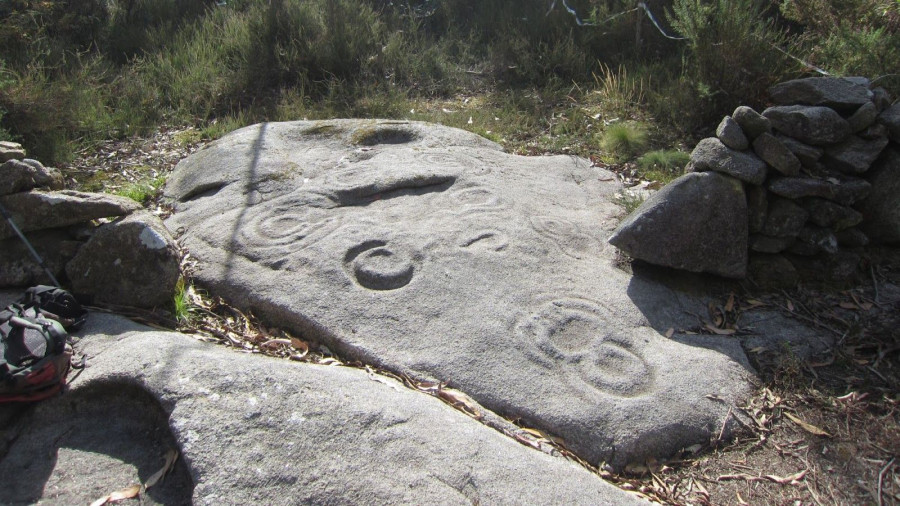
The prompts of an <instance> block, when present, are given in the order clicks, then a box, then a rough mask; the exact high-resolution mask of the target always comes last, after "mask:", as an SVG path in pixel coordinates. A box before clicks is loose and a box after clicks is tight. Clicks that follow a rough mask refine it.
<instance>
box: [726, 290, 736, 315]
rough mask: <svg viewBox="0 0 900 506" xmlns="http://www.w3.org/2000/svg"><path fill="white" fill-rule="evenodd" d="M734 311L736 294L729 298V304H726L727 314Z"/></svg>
mask: <svg viewBox="0 0 900 506" xmlns="http://www.w3.org/2000/svg"><path fill="white" fill-rule="evenodd" d="M732 311H734V293H732V294H731V295H729V296H728V302H727V303H726V304H725V312H726V313H730V312H732Z"/></svg>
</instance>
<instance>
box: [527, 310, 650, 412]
mask: <svg viewBox="0 0 900 506" xmlns="http://www.w3.org/2000/svg"><path fill="white" fill-rule="evenodd" d="M613 321H614V320H613V317H612V315H611V314H610V313H609V312H608V311H607V310H606V309H604V308H603V307H602V306H600V305H599V304H597V303H595V302H593V301H589V300H586V299H581V298H575V297H569V298H561V299H554V300H551V301H550V302H547V303H545V304H543V305H541V306H539V307H538V308H537V309H536V310H535V311H533V312H532V313H530V314H528V315H527V316H526V317H525V318H524V319H522V320H521V321H520V322H519V325H518V326H517V332H518V333H519V335H520V336H522V337H523V338H524V339H526V340H528V341H530V342H529V343H528V344H529V345H530V348H528V350H529V351H528V352H527V353H528V355H529V358H531V359H532V361H534V362H536V363H538V364H540V365H541V366H543V367H546V368H548V369H554V370H559V371H560V372H561V373H564V374H569V375H571V376H573V378H571V379H572V380H575V381H580V382H582V383H583V385H584V386H588V387H590V388H593V389H595V390H597V391H599V392H601V393H605V394H612V395H618V396H622V397H634V396H637V395H642V394H645V393H646V392H647V391H648V390H649V389H650V388H651V387H652V384H653V369H652V367H651V366H650V365H649V364H648V363H647V362H646V360H644V358H643V357H642V356H641V354H640V351H639V349H638V347H637V346H636V345H635V343H634V342H633V339H631V338H629V336H628V335H627V334H626V332H625V331H624V330H622V329H619V328H618V327H617V326H616V325H614V323H613ZM575 386H576V387H577V386H578V385H575Z"/></svg>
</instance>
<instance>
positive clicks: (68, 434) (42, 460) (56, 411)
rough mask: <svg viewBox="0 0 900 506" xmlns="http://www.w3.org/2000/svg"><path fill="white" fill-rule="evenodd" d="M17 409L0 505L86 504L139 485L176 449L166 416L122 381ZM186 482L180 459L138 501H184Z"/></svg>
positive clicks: (187, 500)
mask: <svg viewBox="0 0 900 506" xmlns="http://www.w3.org/2000/svg"><path fill="white" fill-rule="evenodd" d="M12 409H24V411H23V412H22V413H21V414H20V416H19V417H17V419H16V420H15V421H14V427H13V428H12V429H11V430H13V431H15V435H14V436H13V438H14V439H13V440H12V441H11V442H10V443H9V445H8V447H7V449H6V452H5V453H4V454H3V455H2V460H0V490H2V491H3V494H2V495H3V500H2V502H3V503H4V504H26V503H33V502H37V501H51V502H55V503H57V504H86V503H89V502H92V501H94V500H96V499H98V498H100V497H103V496H106V495H107V494H110V493H112V492H114V491H117V490H122V489H124V488H127V487H128V486H130V485H136V484H139V483H144V482H146V481H147V480H148V478H150V476H152V475H153V474H154V473H156V472H157V471H159V470H160V468H162V466H163V463H164V459H165V456H166V453H167V452H168V451H169V450H171V449H175V448H177V446H176V443H175V439H174V437H173V436H172V433H171V432H170V430H169V427H168V423H167V419H168V415H167V414H166V412H165V411H164V410H163V408H162V406H160V405H159V403H158V402H157V401H156V400H155V399H154V398H153V397H152V396H151V395H150V394H149V393H148V392H146V391H145V390H144V389H142V388H141V387H139V386H137V385H134V384H131V383H130V382H119V381H106V382H98V383H94V384H91V385H89V386H86V387H85V388H81V389H77V390H74V391H71V392H68V393H67V394H66V395H63V396H60V397H56V398H54V399H52V400H48V401H45V402H42V403H40V404H36V405H34V406H28V407H21V406H18V407H17V406H12V407H9V406H8V407H3V408H2V410H4V411H6V410H12ZM193 488H194V485H193V482H192V480H191V477H190V474H189V473H188V469H187V466H186V465H185V463H184V462H183V459H179V460H178V461H177V462H176V464H175V466H174V468H173V469H172V470H171V471H170V474H169V475H168V476H167V477H166V478H165V480H164V481H162V482H159V483H157V484H156V485H155V486H153V487H151V488H149V489H147V490H146V492H143V493H142V494H141V495H142V497H143V498H144V503H150V504H172V505H178V504H191V496H192V494H193Z"/></svg>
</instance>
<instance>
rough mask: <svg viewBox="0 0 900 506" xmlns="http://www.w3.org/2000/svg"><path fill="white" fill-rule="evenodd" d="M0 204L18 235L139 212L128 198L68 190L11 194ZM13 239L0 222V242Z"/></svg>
mask: <svg viewBox="0 0 900 506" xmlns="http://www.w3.org/2000/svg"><path fill="white" fill-rule="evenodd" d="M0 204H2V205H3V206H4V207H6V209H7V210H8V211H9V213H10V214H11V215H12V217H13V221H15V223H16V226H18V227H19V229H20V230H21V231H22V232H31V231H33V230H45V229H49V228H61V227H67V226H69V225H74V224H76V223H84V222H89V221H91V220H96V219H99V218H108V217H111V216H123V215H126V214H129V213H132V212H134V211H137V210H138V209H141V205H140V204H138V203H137V202H135V201H133V200H131V199H129V198H125V197H118V196H115V195H107V194H105V193H85V192H76V191H70V190H65V191H54V192H22V193H13V194H12V195H4V196H2V197H0ZM14 235H15V232H14V231H13V230H12V228H10V226H9V224H8V223H6V221H0V239H6V238H8V237H12V236H14Z"/></svg>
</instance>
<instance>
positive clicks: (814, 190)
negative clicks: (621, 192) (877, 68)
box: [610, 77, 900, 285]
mask: <svg viewBox="0 0 900 506" xmlns="http://www.w3.org/2000/svg"><path fill="white" fill-rule="evenodd" d="M769 93H770V96H771V99H772V102H773V103H774V104H775V105H773V106H772V107H769V108H767V109H765V110H764V111H763V112H762V114H759V113H758V112H756V111H755V110H753V109H752V108H750V107H743V106H742V107H738V108H737V109H735V111H734V113H733V114H732V115H731V116H727V117H725V118H724V119H723V120H722V122H721V123H720V124H719V126H718V128H717V129H716V137H710V138H708V139H703V140H702V141H700V143H698V144H697V146H696V148H695V149H694V151H693V153H692V154H691V161H690V162H689V164H688V166H687V167H686V168H685V172H686V174H685V175H684V176H682V177H680V178H678V179H676V180H675V181H673V182H672V183H670V184H669V185H668V186H667V188H665V189H664V190H663V191H660V192H659V193H657V194H656V195H654V196H653V197H651V198H650V199H648V201H647V202H645V203H644V205H642V206H641V207H640V208H638V209H637V210H636V211H635V212H634V213H633V214H632V215H631V216H629V217H628V218H627V219H626V220H625V221H624V222H623V223H622V224H621V225H620V227H619V228H618V229H617V230H616V232H615V233H614V234H613V236H612V237H611V238H610V242H611V243H612V244H613V245H615V246H617V247H619V248H620V249H622V250H624V251H626V252H627V253H629V254H630V255H631V256H633V257H634V258H638V259H641V260H644V261H648V262H650V263H655V264H659V265H665V266H668V267H675V268H680V269H685V270H689V271H694V272H708V273H713V274H717V275H721V276H726V277H732V278H744V277H746V276H747V274H748V272H749V273H750V275H751V277H753V278H755V279H756V280H758V281H760V282H762V283H763V284H767V285H772V284H776V285H792V284H795V283H796V282H797V281H798V279H799V277H798V270H799V271H800V272H801V273H802V272H803V271H804V270H806V271H807V272H809V271H808V269H806V268H807V267H808V266H809V265H816V266H818V267H819V268H822V266H824V265H828V266H829V267H828V268H827V269H826V270H831V271H832V272H824V273H823V272H816V273H815V274H813V275H816V276H825V277H832V278H840V277H841V276H844V275H846V274H847V273H850V272H852V271H855V270H856V264H857V263H858V260H859V258H858V256H856V255H855V254H853V253H852V252H853V251H854V250H856V249H857V248H860V247H863V246H866V245H868V244H869V243H870V242H872V243H883V244H900V104H894V105H891V103H890V102H891V101H890V97H889V96H888V93H887V92H886V91H885V90H884V89H883V88H876V89H871V84H870V82H869V81H868V80H867V79H865V78H832V77H815V78H807V79H797V80H793V81H788V82H785V83H781V84H779V85H777V86H774V87H773V88H771V89H770V90H769ZM714 175H715V176H716V177H718V178H724V180H725V181H727V182H728V183H730V184H728V185H724V184H722V183H718V184H716V185H712V184H710V183H709V182H708V181H710V180H712V179H714V177H713V176H714ZM669 187H672V188H673V189H668V188H669ZM714 187H720V188H725V187H727V188H728V189H727V190H725V191H723V190H721V189H715V188H714ZM675 188H683V189H682V190H679V191H676V190H674V189H675ZM679 196H680V197H679ZM673 197H675V198H673ZM736 201H737V202H736ZM734 242H736V244H737V246H735V244H734Z"/></svg>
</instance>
